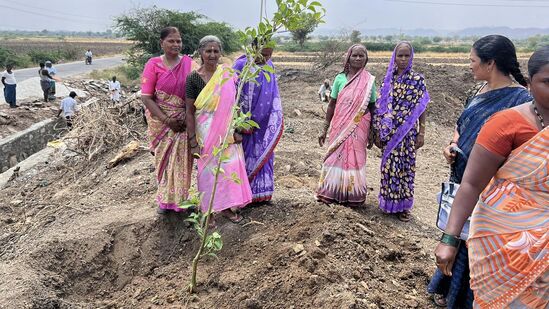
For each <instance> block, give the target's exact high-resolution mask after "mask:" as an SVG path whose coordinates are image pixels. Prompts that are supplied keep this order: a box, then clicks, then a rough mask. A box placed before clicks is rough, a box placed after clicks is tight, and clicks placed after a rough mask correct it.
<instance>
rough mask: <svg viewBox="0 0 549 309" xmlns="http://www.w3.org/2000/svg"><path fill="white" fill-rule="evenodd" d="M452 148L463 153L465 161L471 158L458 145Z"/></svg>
mask: <svg viewBox="0 0 549 309" xmlns="http://www.w3.org/2000/svg"><path fill="white" fill-rule="evenodd" d="M452 150H453V151H455V152H457V153H459V154H460V155H462V156H463V157H464V158H465V161H467V160H469V157H468V156H467V155H466V154H465V152H463V150H461V149H460V148H459V147H458V146H454V147H452Z"/></svg>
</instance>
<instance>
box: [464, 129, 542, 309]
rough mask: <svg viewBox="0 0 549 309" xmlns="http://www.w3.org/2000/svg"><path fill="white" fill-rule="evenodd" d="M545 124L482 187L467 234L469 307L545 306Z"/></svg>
mask: <svg viewBox="0 0 549 309" xmlns="http://www.w3.org/2000/svg"><path fill="white" fill-rule="evenodd" d="M548 149H549V128H545V129H544V130H542V131H541V132H539V133H538V134H537V135H536V136H535V137H533V138H532V139H531V140H530V141H528V142H526V143H524V144H523V145H522V146H521V147H519V148H517V149H515V150H514V151H513V152H512V153H511V155H510V156H509V158H508V159H507V161H506V162H505V163H504V165H503V166H502V167H501V168H500V169H499V170H498V172H497V173H496V175H495V176H494V178H493V179H492V181H491V182H490V184H489V185H488V187H487V188H486V189H485V190H484V191H483V193H482V195H481V197H480V199H479V202H478V204H477V205H476V207H475V210H474V211H473V215H472V219H471V231H470V236H469V239H468V246H469V261H470V266H471V288H472V289H473V291H474V293H475V304H474V305H475V308H540V309H541V308H547V307H548V306H549V204H548V201H549V163H548V162H549V152H548Z"/></svg>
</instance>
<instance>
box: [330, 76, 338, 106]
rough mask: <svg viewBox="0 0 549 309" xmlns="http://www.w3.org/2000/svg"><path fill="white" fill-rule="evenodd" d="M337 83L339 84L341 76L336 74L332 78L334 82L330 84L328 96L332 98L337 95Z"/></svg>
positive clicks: (335, 97)
mask: <svg viewBox="0 0 549 309" xmlns="http://www.w3.org/2000/svg"><path fill="white" fill-rule="evenodd" d="M339 84H341V77H340V76H339V75H337V76H336V77H335V79H334V84H333V85H332V91H331V92H330V96H331V97H332V99H334V100H336V99H337V95H338V94H339V89H340V85H339Z"/></svg>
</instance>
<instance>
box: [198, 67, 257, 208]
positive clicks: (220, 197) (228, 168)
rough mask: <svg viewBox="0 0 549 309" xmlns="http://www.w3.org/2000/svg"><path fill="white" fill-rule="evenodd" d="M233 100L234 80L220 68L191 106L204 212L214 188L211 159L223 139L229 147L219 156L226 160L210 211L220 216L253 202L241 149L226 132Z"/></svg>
mask: <svg viewBox="0 0 549 309" xmlns="http://www.w3.org/2000/svg"><path fill="white" fill-rule="evenodd" d="M235 98H236V87H235V79H234V78H233V77H230V75H229V73H228V70H227V69H226V68H225V67H224V66H222V65H219V66H218V67H217V70H216V72H215V73H214V75H213V76H212V78H211V79H210V81H209V82H208V83H207V84H206V86H205V87H204V89H202V91H201V92H200V95H199V96H198V97H197V98H196V101H195V102H194V105H195V107H196V114H195V116H196V137H197V139H198V143H199V144H200V145H201V146H202V150H201V153H200V159H199V160H198V191H200V192H202V193H203V195H202V200H201V209H202V211H203V212H206V211H207V210H208V206H209V203H210V200H211V198H212V194H213V188H214V185H215V175H214V170H215V168H216V167H217V162H218V158H217V157H216V156H214V153H213V152H214V147H217V148H220V147H221V142H222V141H223V140H224V138H225V136H227V141H228V142H229V145H228V147H227V148H226V149H225V150H224V152H223V154H222V156H224V157H225V158H226V160H225V161H224V162H223V163H222V164H221V168H222V169H223V172H222V173H220V174H219V176H218V179H217V187H216V191H215V194H216V195H215V196H214V199H213V207H212V209H213V211H214V212H220V211H223V210H225V209H229V208H233V207H244V206H246V205H247V204H248V203H250V202H251V201H252V192H251V189H250V183H249V181H248V176H247V174H246V165H245V163H244V152H243V150H242V145H241V144H234V143H231V142H232V141H233V132H232V131H229V130H230V129H231V121H232V115H233V109H234V107H235V104H236V102H235Z"/></svg>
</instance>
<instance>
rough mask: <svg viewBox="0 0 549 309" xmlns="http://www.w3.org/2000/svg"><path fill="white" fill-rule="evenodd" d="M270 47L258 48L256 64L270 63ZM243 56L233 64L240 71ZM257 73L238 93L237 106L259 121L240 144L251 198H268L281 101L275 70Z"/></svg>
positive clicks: (268, 199) (262, 200)
mask: <svg viewBox="0 0 549 309" xmlns="http://www.w3.org/2000/svg"><path fill="white" fill-rule="evenodd" d="M272 53H273V49H272V48H264V49H263V50H262V51H261V54H262V59H256V63H257V64H258V65H259V66H263V65H269V66H270V67H273V63H272V61H271V60H270V58H271V55H272ZM246 62H247V58H246V56H245V55H244V56H241V57H239V58H238V59H237V60H236V61H235V63H234V66H233V68H234V69H236V70H238V71H241V70H242V68H243V67H244V66H245V65H246ZM267 74H268V75H269V76H270V78H266V77H265V76H264V74H259V76H258V77H257V79H256V81H257V84H255V83H246V84H245V85H244V86H243V89H242V94H241V96H240V108H241V111H242V112H244V113H247V112H250V113H251V114H252V117H251V119H252V120H253V121H255V122H257V123H258V124H259V129H253V130H252V131H251V132H243V133H244V134H243V141H242V147H243V148H244V156H245V158H246V172H247V174H248V179H249V181H250V185H251V188H252V198H253V200H252V202H254V203H259V202H268V201H270V200H271V198H272V196H273V192H274V170H273V164H274V149H275V147H276V145H277V144H278V141H279V140H280V137H281V136H282V130H283V119H282V104H281V101H280V95H279V93H278V84H277V81H276V75H275V74H274V73H267Z"/></svg>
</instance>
